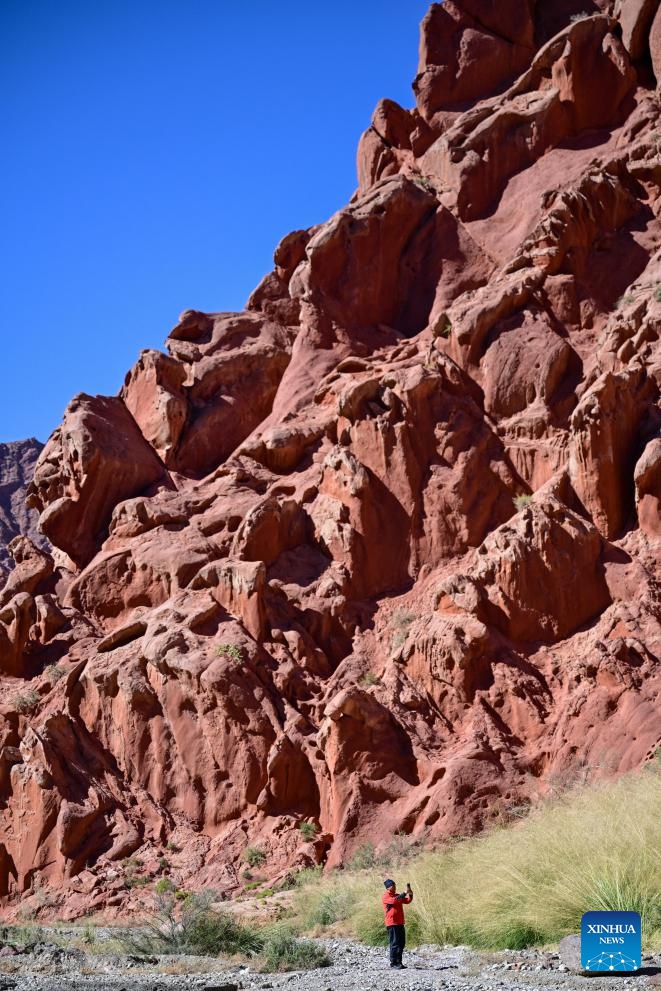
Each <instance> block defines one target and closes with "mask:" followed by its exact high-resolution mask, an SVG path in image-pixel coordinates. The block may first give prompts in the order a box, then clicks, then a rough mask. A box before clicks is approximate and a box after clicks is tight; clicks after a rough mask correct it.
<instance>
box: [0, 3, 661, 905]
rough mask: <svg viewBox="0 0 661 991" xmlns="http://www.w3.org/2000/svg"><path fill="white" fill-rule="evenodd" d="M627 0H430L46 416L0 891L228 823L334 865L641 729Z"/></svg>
mask: <svg viewBox="0 0 661 991" xmlns="http://www.w3.org/2000/svg"><path fill="white" fill-rule="evenodd" d="M657 6H658V4H647V3H645V4H641V3H639V2H637V0H623V2H622V3H618V4H616V5H613V4H610V3H608V2H606V0H604V2H600V3H591V4H588V7H589V9H588V10H587V11H586V4H585V0H579V2H577V3H574V2H571V0H565V2H562V3H557V4H553V5H551V7H549V5H544V4H541V3H534V2H533V0H528V2H526V3H518V2H517V3H514V2H511V3H509V2H507V3H503V4H500V5H498V12H497V16H496V14H494V11H495V7H494V6H493V4H491V3H489V2H487V0H461V2H459V0H454V2H452V0H446V2H445V3H444V4H442V5H440V4H434V5H433V6H432V7H431V9H430V12H429V14H428V15H427V17H426V18H425V20H424V21H423V24H422V30H421V47H420V67H419V73H418V76H417V78H416V80H415V83H414V91H415V94H416V106H415V108H414V109H413V110H410V111H409V110H405V109H403V108H401V107H398V106H397V105H396V104H394V103H392V102H391V101H383V102H382V103H380V104H379V106H378V107H377V109H376V111H375V114H374V118H373V121H372V124H371V125H370V127H369V128H368V130H367V131H366V133H365V135H364V136H363V138H362V139H361V142H360V147H359V151H358V174H359V181H360V188H359V190H358V192H357V194H356V196H355V197H354V198H353V199H352V201H351V203H350V204H349V205H348V206H347V207H346V209H344V210H341V211H340V212H339V213H337V214H336V215H335V216H334V217H332V218H331V219H330V220H329V221H328V222H327V223H325V224H322V225H320V226H319V227H316V228H314V229H312V230H309V231H295V232H293V233H292V234H290V235H288V236H287V237H286V238H285V239H284V240H283V241H282V242H281V244H280V245H279V246H278V248H277V249H276V252H275V267H274V270H273V271H272V272H271V273H270V274H269V275H267V276H266V277H265V279H264V280H263V281H262V283H261V284H260V285H259V286H258V287H257V289H256V290H255V292H254V293H253V295H252V296H251V298H250V300H249V302H248V305H247V308H246V310H245V311H244V312H242V313H217V314H203V313H199V312H196V311H187V312H186V313H184V314H183V315H182V318H181V319H180V321H179V323H178V324H177V326H176V327H175V328H174V330H173V331H172V332H171V334H170V336H169V338H168V340H167V349H168V354H167V355H166V354H160V353H158V352H155V351H147V352H143V353H142V355H141V356H140V358H139V360H138V362H137V363H136V365H135V366H134V368H133V369H132V370H131V371H130V372H129V374H128V375H127V378H126V382H125V385H124V387H123V389H122V390H121V393H120V395H119V396H117V397H114V398H103V397H90V396H79V397H77V398H76V399H75V400H74V401H73V402H72V404H71V405H70V406H69V408H68V410H67V412H66V414H65V418H64V421H63V423H62V425H61V426H60V428H59V429H58V430H57V431H56V432H55V433H54V434H53V436H52V437H51V439H50V440H49V442H48V444H47V446H46V448H45V450H44V452H43V454H42V456H41V458H40V460H39V464H38V466H37V470H36V473H35V479H34V483H33V486H32V489H31V496H30V499H31V503H32V505H33V506H35V507H37V508H38V509H39V510H40V513H41V517H40V520H41V526H42V529H43V531H44V533H45V534H46V535H47V536H48V538H49V539H50V540H51V541H52V543H53V544H54V545H55V546H56V547H57V548H58V551H57V554H56V559H53V558H51V557H50V556H49V555H46V554H43V553H41V552H39V551H38V550H37V549H36V548H34V547H32V545H30V544H29V542H27V541H24V542H22V543H21V544H20V546H18V547H17V548H16V557H17V566H16V568H15V570H14V572H13V575H12V578H11V580H10V582H9V584H8V585H7V586H6V588H5V590H4V592H3V593H2V595H1V603H2V605H1V611H0V657H1V658H2V668H3V671H4V674H5V678H4V679H3V683H2V688H3V698H4V705H3V710H2V711H3V724H2V733H3V740H2V749H1V750H0V767H1V768H2V785H1V795H2V810H1V812H0V815H1V819H2V842H1V844H0V894H1V895H2V896H4V897H5V898H6V899H7V900H9V902H10V903H11V901H12V899H15V897H16V896H17V895H19V894H21V893H22V894H23V895H24V898H25V897H28V898H29V899H31V901H32V902H33V903H34V904H35V905H37V906H38V905H39V904H42V903H43V899H44V895H43V890H44V888H45V887H49V888H50V890H51V897H52V898H53V899H54V904H55V905H56V906H58V905H59V904H61V902H62V900H63V899H64V892H66V906H67V909H66V910H67V911H68V912H69V913H71V914H75V913H76V912H79V911H81V910H82V909H83V908H85V909H89V908H90V907H95V906H104V907H106V908H108V907H111V908H112V907H113V906H116V907H118V908H119V907H123V908H124V909H125V908H126V903H127V899H128V897H129V895H128V893H127V890H126V877H125V875H124V872H123V871H122V869H121V868H119V867H118V866H117V865H118V862H120V861H121V860H122V858H125V857H127V856H128V855H130V854H134V853H136V851H137V852H138V856H139V859H140V862H141V864H142V868H141V869H142V870H143V871H153V872H157V871H158V870H159V869H164V868H163V867H162V864H161V867H160V868H159V862H160V861H159V858H160V857H161V856H162V855H163V853H164V851H166V850H168V849H169V851H170V852H168V854H167V857H168V862H169V868H168V869H170V870H171V871H172V872H173V873H174V874H175V876H176V878H177V881H178V882H179V883H181V884H182V885H184V886H188V887H191V886H203V885H205V884H212V885H213V886H215V887H222V888H223V890H225V891H232V890H237V889H238V888H239V887H240V886H241V884H242V883H243V882H242V877H241V874H240V870H241V867H240V865H241V857H242V853H243V851H244V849H245V847H246V846H247V845H248V844H250V845H252V846H258V847H260V848H261V849H262V850H263V851H264V853H265V854H266V856H267V867H266V869H267V871H268V874H269V875H270V876H275V875H277V874H278V873H282V872H284V871H286V870H290V871H291V870H296V869H297V868H298V867H300V866H304V865H308V864H311V863H314V862H318V861H324V862H326V863H328V864H338V863H340V862H342V861H343V860H345V859H346V858H347V857H348V856H350V855H351V853H352V851H353V850H354V849H355V848H356V846H357V845H358V844H360V843H362V842H365V841H366V840H373V841H376V842H379V840H380V838H382V837H384V836H388V835H390V834H391V833H392V831H394V830H399V831H400V832H403V833H405V834H409V835H412V836H414V837H424V838H426V839H428V840H432V841H433V840H434V839H438V838H440V837H444V836H448V835H452V834H457V833H465V832H468V831H471V830H476V829H480V828H483V827H484V826H485V825H486V824H488V823H489V822H490V821H492V820H493V818H494V817H497V818H501V817H503V816H506V815H507V811H508V809H509V808H510V807H514V806H516V807H517V808H520V807H521V806H522V805H525V804H526V803H529V802H534V801H536V800H538V799H539V797H540V796H542V795H544V794H545V793H547V792H548V791H549V790H550V789H555V788H558V787H561V786H563V785H566V784H567V783H569V782H571V781H572V780H576V779H577V778H580V779H583V778H585V777H591V776H595V775H599V774H612V773H616V772H619V771H624V770H627V769H631V768H634V767H637V766H639V765H640V764H642V763H643V762H644V761H645V760H646V759H647V758H648V757H649V756H650V755H651V754H652V753H653V752H654V750H655V748H656V747H657V745H658V743H659V738H660V737H661V715H660V712H659V707H658V697H659V680H660V679H659V645H660V626H659V622H660V616H661V613H660V610H661V603H660V601H659V554H658V550H659V536H660V534H661V515H660V503H659V499H660V497H661V487H660V480H661V437H660V432H659V424H660V417H659V383H660V381H661V366H660V361H659V353H660V352H659V328H661V254H660V251H659V247H660V243H661V223H660V220H659V211H660V208H661V201H660V193H661V154H660V149H659V145H658V136H657V121H658V117H659V111H660V109H661V106H660V101H659V95H658V92H657V88H656V78H655V73H656V72H657V71H661V65H660V63H659V49H658V47H657V41H656V39H657V36H658V35H659V34H660V33H661V13H658V12H657V11H656V7H657ZM25 810H29V813H30V815H31V816H32V818H33V821H34V823H35V827H34V828H33V829H31V830H30V833H29V836H27V837H26V835H25V829H24V825H23V823H24V815H25ZM303 820H309V821H311V822H313V823H315V825H316V826H317V827H318V831H317V835H316V838H315V839H314V840H313V841H308V842H306V841H305V840H304V838H303V835H302V833H301V831H300V829H299V826H300V823H301V822H302V821H303ZM37 889H39V893H40V895H41V901H40V900H39V899H38V898H37V894H35V892H36V891H37Z"/></svg>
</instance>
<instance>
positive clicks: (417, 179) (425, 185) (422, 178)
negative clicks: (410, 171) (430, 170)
mask: <svg viewBox="0 0 661 991" xmlns="http://www.w3.org/2000/svg"><path fill="white" fill-rule="evenodd" d="M413 181H414V183H415V184H416V186H420V187H421V188H422V189H433V188H434V187H433V184H432V181H431V179H430V178H429V176H426V175H416V176H414V177H413Z"/></svg>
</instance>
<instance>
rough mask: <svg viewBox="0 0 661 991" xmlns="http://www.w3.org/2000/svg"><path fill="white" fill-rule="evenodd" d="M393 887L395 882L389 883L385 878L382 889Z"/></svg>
mask: <svg viewBox="0 0 661 991" xmlns="http://www.w3.org/2000/svg"><path fill="white" fill-rule="evenodd" d="M394 885H395V882H394V881H391V880H390V878H389V877H387V878H386V879H385V881H384V882H383V886H384V888H393V887H394Z"/></svg>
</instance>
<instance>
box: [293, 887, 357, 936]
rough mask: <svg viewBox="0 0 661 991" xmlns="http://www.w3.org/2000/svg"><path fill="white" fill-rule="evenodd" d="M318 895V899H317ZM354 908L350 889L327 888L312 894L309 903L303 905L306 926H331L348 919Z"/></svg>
mask: <svg viewBox="0 0 661 991" xmlns="http://www.w3.org/2000/svg"><path fill="white" fill-rule="evenodd" d="M315 895H316V897H315ZM353 907H354V901H353V895H352V891H351V888H350V887H348V886H347V887H344V886H341V885H336V886H334V887H332V888H330V889H326V888H325V887H322V888H320V889H319V890H318V891H316V892H314V893H312V897H310V899H309V901H307V904H306V902H304V903H303V913H304V926H305V928H309V929H311V928H313V927H314V926H317V925H319V926H330V925H332V924H333V923H334V922H342V921H343V920H344V919H348V918H349V916H350V915H351V913H352V911H353Z"/></svg>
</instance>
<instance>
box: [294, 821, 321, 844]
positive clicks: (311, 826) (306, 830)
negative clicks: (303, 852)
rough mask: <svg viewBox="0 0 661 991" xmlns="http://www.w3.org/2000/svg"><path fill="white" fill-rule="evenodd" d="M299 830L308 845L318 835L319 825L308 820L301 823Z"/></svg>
mask: <svg viewBox="0 0 661 991" xmlns="http://www.w3.org/2000/svg"><path fill="white" fill-rule="evenodd" d="M298 828H299V829H300V831H301V836H302V837H303V839H304V840H305V841H306V842H308V843H309V842H310V840H313V839H314V838H315V836H316V835H317V824H316V823H314V822H309V821H307V820H306V821H305V822H299V824H298Z"/></svg>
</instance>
